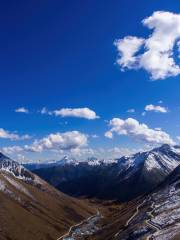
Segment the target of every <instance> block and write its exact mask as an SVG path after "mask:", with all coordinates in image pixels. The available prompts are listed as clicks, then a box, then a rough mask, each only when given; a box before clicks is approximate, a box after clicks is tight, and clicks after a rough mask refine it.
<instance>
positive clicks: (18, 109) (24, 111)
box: [15, 107, 29, 113]
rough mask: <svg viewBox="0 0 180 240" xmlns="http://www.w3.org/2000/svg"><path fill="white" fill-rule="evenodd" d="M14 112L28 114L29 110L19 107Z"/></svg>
mask: <svg viewBox="0 0 180 240" xmlns="http://www.w3.org/2000/svg"><path fill="white" fill-rule="evenodd" d="M15 112H17V113H29V110H28V109H27V108H25V107H20V108H17V109H15Z"/></svg>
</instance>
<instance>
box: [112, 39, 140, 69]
mask: <svg viewBox="0 0 180 240" xmlns="http://www.w3.org/2000/svg"><path fill="white" fill-rule="evenodd" d="M143 43H144V39H143V38H137V37H131V36H127V37H125V38H124V39H119V40H116V41H115V42H114V45H115V46H116V47H117V50H118V52H119V56H118V59H117V63H118V64H119V65H120V66H121V67H122V69H124V68H136V67H137V64H138V59H137V57H136V56H135V54H136V53H137V51H138V50H139V49H140V47H141V46H142V44H143Z"/></svg>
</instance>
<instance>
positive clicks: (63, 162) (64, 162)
mask: <svg viewBox="0 0 180 240" xmlns="http://www.w3.org/2000/svg"><path fill="white" fill-rule="evenodd" d="M114 162H117V160H115V159H108V160H105V159H98V158H96V157H89V158H88V159H87V160H84V161H83V160H77V159H74V158H69V157H68V156H64V157H63V158H62V159H60V160H58V161H50V162H44V163H41V162H39V163H25V164H23V166H24V167H25V168H27V169H29V170H31V171H32V170H37V169H40V168H50V167H56V166H65V165H71V166H72V165H79V164H82V163H87V164H88V165H101V164H111V163H114Z"/></svg>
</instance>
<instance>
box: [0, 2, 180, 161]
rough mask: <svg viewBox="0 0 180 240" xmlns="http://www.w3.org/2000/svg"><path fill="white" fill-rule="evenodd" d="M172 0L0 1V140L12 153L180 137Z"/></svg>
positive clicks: (92, 150) (55, 152)
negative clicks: (0, 2)
mask: <svg viewBox="0 0 180 240" xmlns="http://www.w3.org/2000/svg"><path fill="white" fill-rule="evenodd" d="M179 11H180V5H179V1H178V0H171V1H164V0H156V1H154V0H153V1H148V2H147V1H145V0H137V1H131V0H112V1H104V0H103V1H102V0H99V1H95V0H91V1H89V0H87V1H80V0H77V1H63V0H62V1H54V0H52V1H46V0H43V1H40V0H36V1H6V2H2V4H1V9H0V30H1V37H0V56H1V57H0V83H1V94H0V100H1V101H0V109H1V117H0V149H1V151H2V152H4V153H5V154H7V155H8V156H10V157H13V158H14V159H16V160H18V161H21V162H30V161H50V160H59V159H60V158H62V157H63V156H64V155H69V156H71V157H75V158H83V159H86V158H87V157H90V156H97V157H100V158H104V157H106V158H114V157H119V156H121V155H124V154H130V153H133V152H136V151H139V150H141V151H142V150H145V149H148V148H151V147H154V146H158V145H161V144H166V143H167V144H172V145H174V144H178V143H180V122H179V120H180V119H179V116H180V94H179V91H180V66H179V63H180V62H179V56H180V13H179Z"/></svg>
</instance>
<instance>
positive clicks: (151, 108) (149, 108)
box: [145, 104, 168, 113]
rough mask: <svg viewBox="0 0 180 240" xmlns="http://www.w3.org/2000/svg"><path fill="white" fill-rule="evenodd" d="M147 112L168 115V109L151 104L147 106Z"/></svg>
mask: <svg viewBox="0 0 180 240" xmlns="http://www.w3.org/2000/svg"><path fill="white" fill-rule="evenodd" d="M145 111H152V112H160V113H167V112H168V109H167V108H166V107H162V106H158V105H157V106H155V105H153V104H149V105H146V106H145Z"/></svg>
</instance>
